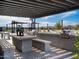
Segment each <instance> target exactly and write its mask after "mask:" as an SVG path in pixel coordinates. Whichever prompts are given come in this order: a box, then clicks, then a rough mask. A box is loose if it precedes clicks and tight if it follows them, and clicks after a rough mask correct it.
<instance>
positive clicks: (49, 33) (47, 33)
mask: <svg viewBox="0 0 79 59" xmlns="http://www.w3.org/2000/svg"><path fill="white" fill-rule="evenodd" d="M38 34H46V35H58V36H61V33H52V32H38ZM70 36H78V35H77V34H71V35H70Z"/></svg>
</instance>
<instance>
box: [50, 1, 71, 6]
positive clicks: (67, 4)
mask: <svg viewBox="0 0 79 59" xmlns="http://www.w3.org/2000/svg"><path fill="white" fill-rule="evenodd" d="M51 1H53V2H56V3H60V4H63V5H66V6H68V7H71V5H69V4H67V3H64V2H62V1H60V0H59V1H58V0H51Z"/></svg>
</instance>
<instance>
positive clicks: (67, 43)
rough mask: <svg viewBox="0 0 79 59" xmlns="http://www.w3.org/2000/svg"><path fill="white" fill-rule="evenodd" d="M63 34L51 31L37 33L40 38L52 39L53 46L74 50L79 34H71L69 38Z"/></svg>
mask: <svg viewBox="0 0 79 59" xmlns="http://www.w3.org/2000/svg"><path fill="white" fill-rule="evenodd" d="M63 36H64V35H61V34H60V33H51V32H46V33H44V32H39V33H37V37H38V38H40V39H43V40H49V41H51V45H52V46H55V47H59V48H62V49H66V50H69V51H73V50H74V41H75V39H76V38H77V37H78V36H77V35H69V38H68V39H67V38H65V37H63Z"/></svg>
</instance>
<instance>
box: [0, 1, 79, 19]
mask: <svg viewBox="0 0 79 59" xmlns="http://www.w3.org/2000/svg"><path fill="white" fill-rule="evenodd" d="M78 8H79V0H1V1H0V15H9V16H22V17H30V18H38V17H43V16H48V15H51V14H56V13H61V12H65V11H69V10H73V9H78Z"/></svg>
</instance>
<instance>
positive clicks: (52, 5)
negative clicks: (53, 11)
mask: <svg viewBox="0 0 79 59" xmlns="http://www.w3.org/2000/svg"><path fill="white" fill-rule="evenodd" d="M20 1H23V2H28V3H34V4H38V3H40V2H39V1H38V0H35V1H34V0H20ZM35 2H36V3H35ZM40 4H45V5H48V6H51V7H60V8H62V6H59V5H56V4H55V3H53V4H50V3H43V2H41V3H40Z"/></svg>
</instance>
